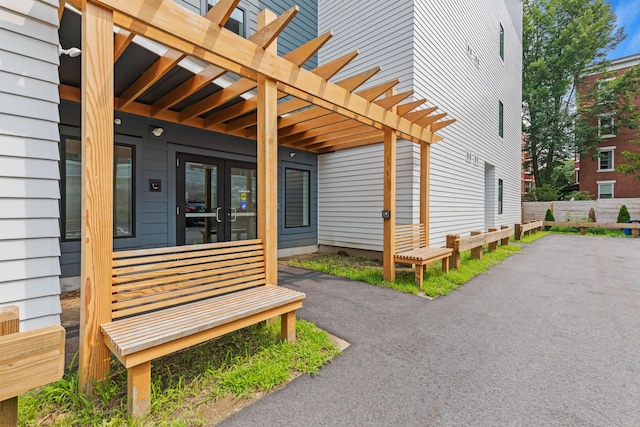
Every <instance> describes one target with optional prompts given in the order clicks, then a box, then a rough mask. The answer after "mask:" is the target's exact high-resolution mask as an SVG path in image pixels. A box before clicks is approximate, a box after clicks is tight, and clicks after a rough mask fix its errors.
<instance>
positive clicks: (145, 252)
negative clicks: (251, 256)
mask: <svg viewBox="0 0 640 427" xmlns="http://www.w3.org/2000/svg"><path fill="white" fill-rule="evenodd" d="M252 245H258V246H262V240H260V239H253V240H236V241H232V242H217V243H203V244H199V245H193V246H192V245H185V246H169V247H161V248H151V249H133V250H130V251H117V252H113V256H112V258H113V259H114V260H120V259H123V258H137V257H146V256H151V255H160V254H173V253H179V252H190V251H193V250H194V249H197V250H206V249H228V248H233V247H237V246H252Z"/></svg>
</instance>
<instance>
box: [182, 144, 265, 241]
mask: <svg viewBox="0 0 640 427" xmlns="http://www.w3.org/2000/svg"><path fill="white" fill-rule="evenodd" d="M176 167H177V173H176V178H177V179H176V202H177V206H176V243H177V244H178V245H194V244H200V243H213V242H226V241H231V240H245V239H255V238H256V235H257V221H256V207H257V206H256V204H257V195H256V165H255V163H246V162H238V161H233V160H225V159H218V158H214V157H205V156H197V155H191V154H182V153H178V155H177V162H176Z"/></svg>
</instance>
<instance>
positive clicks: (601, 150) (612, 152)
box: [596, 145, 616, 172]
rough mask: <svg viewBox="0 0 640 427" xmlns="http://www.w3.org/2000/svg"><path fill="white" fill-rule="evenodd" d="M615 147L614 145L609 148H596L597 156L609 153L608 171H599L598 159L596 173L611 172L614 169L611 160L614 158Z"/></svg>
mask: <svg viewBox="0 0 640 427" xmlns="http://www.w3.org/2000/svg"><path fill="white" fill-rule="evenodd" d="M615 151H616V147H615V145H613V146H610V147H598V154H600V153H611V165H610V166H611V167H610V168H609V169H600V157H598V170H597V171H596V172H613V171H614V169H615V168H616V167H615V165H614V164H613V159H614V157H615Z"/></svg>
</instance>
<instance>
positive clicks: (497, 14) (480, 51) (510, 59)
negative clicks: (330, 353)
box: [319, 0, 522, 250]
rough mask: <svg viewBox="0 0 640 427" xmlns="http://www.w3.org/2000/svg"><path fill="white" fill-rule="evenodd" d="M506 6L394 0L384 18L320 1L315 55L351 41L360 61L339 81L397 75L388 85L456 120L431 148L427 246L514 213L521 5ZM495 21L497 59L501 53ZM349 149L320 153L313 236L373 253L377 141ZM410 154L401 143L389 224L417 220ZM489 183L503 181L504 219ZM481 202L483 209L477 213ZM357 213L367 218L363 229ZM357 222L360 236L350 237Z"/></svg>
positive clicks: (373, 1) (413, 153)
mask: <svg viewBox="0 0 640 427" xmlns="http://www.w3.org/2000/svg"><path fill="white" fill-rule="evenodd" d="M507 2H508V3H509V4H508V5H507ZM513 3H514V2H513V1H512V0H491V1H489V2H476V3H465V4H462V3H455V2H449V1H446V0H433V1H429V2H427V1H424V0H403V1H401V2H399V3H397V2H396V3H394V18H393V19H389V14H388V13H389V3H388V2H386V1H382V0H368V1H364V2H341V1H339V0H324V1H321V2H320V7H319V31H320V32H323V31H325V30H327V29H333V30H335V33H336V37H335V40H332V42H331V43H329V44H328V45H327V46H326V47H324V48H323V49H322V50H321V52H320V59H321V62H324V61H325V60H329V59H332V58H335V57H337V56H339V55H341V54H344V53H346V52H349V51H351V50H353V49H355V48H360V57H359V58H358V59H357V60H356V61H354V64H352V65H350V66H349V67H348V68H347V69H346V70H345V71H344V72H343V73H341V74H340V76H339V77H343V76H345V75H353V74H355V73H356V72H359V71H363V70H366V69H369V68H371V67H373V66H376V65H380V66H381V67H382V71H381V72H380V73H379V74H378V75H376V77H375V80H372V84H373V83H380V82H383V81H388V80H391V79H393V78H400V80H401V83H400V84H399V85H398V86H396V89H397V90H399V91H403V90H408V89H413V90H414V91H415V95H414V98H416V99H418V98H426V99H428V103H427V104H426V106H432V105H437V106H439V107H440V108H441V110H443V111H446V112H447V113H449V115H450V116H451V117H454V118H456V119H457V120H458V121H457V122H456V123H455V124H454V125H452V126H449V127H447V128H445V129H443V130H442V131H441V132H439V133H440V134H441V135H442V136H443V137H444V141H442V142H440V143H437V144H435V145H433V146H432V149H431V172H430V177H431V197H430V200H431V212H430V216H431V223H430V234H431V244H432V245H435V246H442V245H444V243H445V236H446V234H449V233H460V234H466V233H468V232H469V231H471V230H474V229H483V228H485V227H489V226H494V225H501V224H506V225H508V224H513V223H514V222H516V221H517V220H518V218H519V215H520V209H519V205H520V193H519V186H520V105H521V99H520V96H521V95H520V93H521V88H522V86H521V72H520V70H521V59H520V57H521V51H522V47H521V41H520V40H521V37H520V34H519V32H520V31H521V28H520V27H521V26H518V25H516V24H517V23H518V22H521V19H522V5H521V4H520V6H519V7H515V8H514V5H513ZM354 16H358V19H357V20H354V19H353V17H354ZM500 22H502V24H503V26H504V28H505V41H506V44H505V46H506V57H505V63H503V62H502V61H501V60H500V58H499V55H498V52H499V49H498V41H499V24H500ZM514 22H515V23H516V24H514ZM476 58H477V59H478V62H476V61H475V59H476ZM476 63H477V64H479V66H478V67H477V66H476ZM499 100H501V101H502V102H503V104H504V105H505V121H504V124H505V134H504V138H500V137H499V136H498V131H497V129H498V124H497V121H498V114H497V111H498V101H499ZM348 151H350V152H338V153H331V154H326V155H322V156H320V162H319V181H320V182H319V192H320V196H319V216H320V219H319V242H320V244H326V245H331V244H335V245H336V246H350V247H354V248H361V249H371V250H381V245H382V240H381V239H382V238H381V231H382V221H381V220H380V219H379V216H380V213H379V210H380V209H381V206H382V173H383V169H382V148H381V147H380V148H379V149H378V151H377V152H375V153H374V152H373V151H372V149H371V148H369V147H367V148H361V149H354V150H348ZM468 152H469V153H471V154H473V155H474V156H477V157H478V162H477V164H476V163H474V162H471V163H468V162H467V161H466V157H467V153H468ZM419 158H420V150H419V148H418V147H415V146H414V147H413V148H403V149H400V148H399V149H398V158H397V159H398V166H397V170H398V174H397V182H398V185H397V215H396V222H397V223H398V224H402V223H406V222H418V220H419V187H420V182H419ZM485 162H486V163H488V164H491V165H493V166H495V176H494V178H492V179H493V180H494V181H495V182H493V181H492V182H491V183H488V185H486V186H485V166H484V165H485ZM498 179H502V180H503V181H504V211H503V212H504V213H503V214H502V215H498V214H497V208H496V206H494V204H495V203H497V199H498V197H497V180H498ZM341 180H342V184H341V182H340V181H341ZM485 189H486V191H485ZM485 193H487V195H486V196H485ZM490 199H491V200H490ZM356 202H357V203H356ZM487 203H491V204H492V206H491V209H486V210H485V205H486V204H487ZM356 205H357V206H356ZM347 212H354V213H356V212H357V215H353V214H348V213H347ZM358 220H359V221H360V222H361V223H364V224H370V225H372V227H371V228H370V231H368V232H367V231H366V230H364V229H363V228H362V227H361V226H360V224H357V221H358ZM357 227H361V228H360V230H361V231H362V234H361V235H357V234H355V233H353V230H354V229H358V228H357ZM331 242H333V243H331Z"/></svg>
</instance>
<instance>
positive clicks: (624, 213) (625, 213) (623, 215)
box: [616, 205, 631, 224]
mask: <svg viewBox="0 0 640 427" xmlns="http://www.w3.org/2000/svg"><path fill="white" fill-rule="evenodd" d="M630 219H631V215H630V214H629V210H628V209H627V207H626V206H625V205H622V206H620V211H619V212H618V219H616V222H617V223H618V224H623V223H625V222H628V221H629V220H630Z"/></svg>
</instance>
